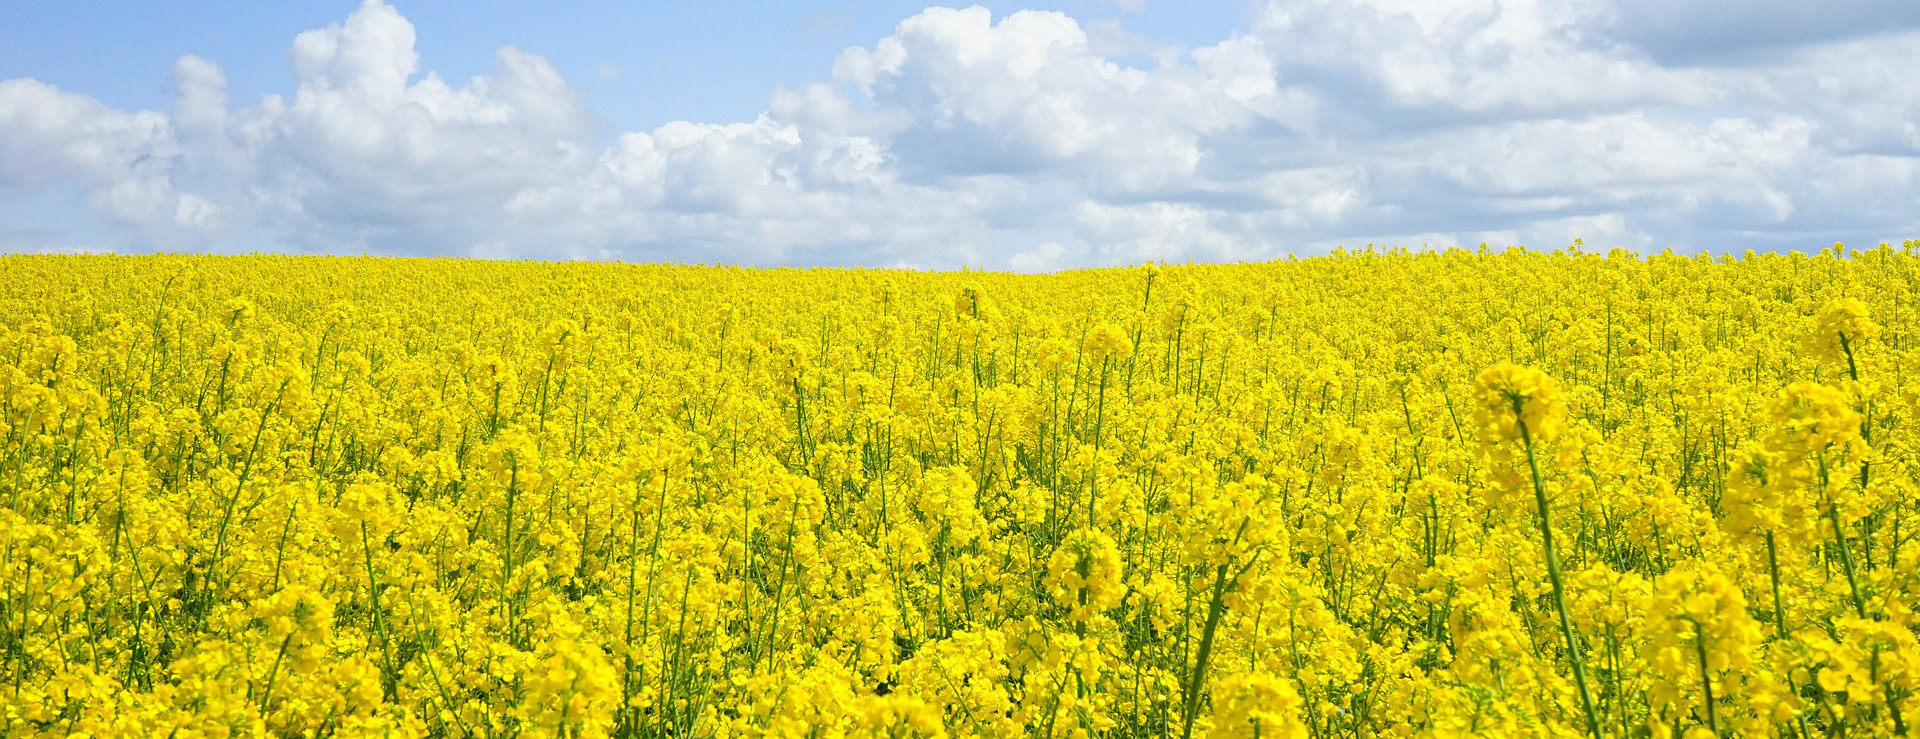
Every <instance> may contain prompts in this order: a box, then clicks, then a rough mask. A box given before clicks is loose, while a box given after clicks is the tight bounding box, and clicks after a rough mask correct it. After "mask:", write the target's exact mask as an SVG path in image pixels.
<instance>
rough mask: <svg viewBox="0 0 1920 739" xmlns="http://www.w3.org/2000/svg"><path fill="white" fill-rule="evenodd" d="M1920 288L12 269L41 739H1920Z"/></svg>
mask: <svg viewBox="0 0 1920 739" xmlns="http://www.w3.org/2000/svg"><path fill="white" fill-rule="evenodd" d="M1915 274H1920V242H1908V243H1907V244H1904V245H1902V246H1901V247H1899V248H1895V247H1893V246H1890V245H1883V246H1882V247H1881V248H1878V249H1872V250H1857V251H1856V250H1844V249H1838V248H1835V249H1828V250H1825V251H1822V252H1819V253H1817V254H1813V255H1806V254H1798V253H1793V254H1777V255H1753V254H1749V255H1747V256H1746V257H1745V258H1742V259H1734V258H1730V257H1721V258H1715V257H1711V256H1705V255H1703V256H1696V257H1687V256H1680V255H1674V254H1658V255H1652V256H1647V257H1641V256H1638V255H1635V254H1631V253H1628V252H1624V251H1614V252H1611V253H1605V254H1601V253H1593V252H1589V251H1584V250H1582V249H1581V248H1580V247H1579V246H1578V245H1576V246H1574V247H1572V248H1569V249H1566V250H1561V251H1556V252H1540V251H1528V250H1525V249H1517V248H1516V249H1511V250H1506V251H1494V250H1491V249H1486V248H1482V249H1479V250H1460V249H1454V250H1448V251H1439V252H1434V251H1424V252H1414V251H1409V250H1403V249H1395V250H1387V251H1380V250H1371V249H1370V250H1366V251H1340V252H1338V253H1336V254H1335V255H1333V256H1329V257H1324V258H1314V259H1304V260H1291V259H1290V260H1286V261H1278V262H1270V263H1263V264H1238V265H1187V266H1170V265H1146V266H1144V267H1140V268H1132V269H1108V270H1089V271H1079V272H1067V273H1060V274H1054V275H1043V276H1028V275H1011V274H994V273H981V272H962V273H912V272H898V271H889V270H794V269H741V268H732V267H706V266H689V265H671V266H670V265H646V266H642V265H623V264H589V263H548V264H535V263H509V262H485V261H468V260H392V259H364V258H314V257H281V256H245V257H196V256H143V257H79V256H8V257H0V275H4V279H3V280H0V683H3V684H0V737H6V738H7V739H11V738H12V737H36V736H48V737H52V736H61V737H66V736H95V737H118V736H175V737H182V738H189V737H246V736H305V737H322V736H330V737H351V736H381V737H410V736H411V737H423V736H431V737H468V736H488V737H508V736H527V737H657V736H674V737H736V736H783V737H784V736H791V737H879V736H884V737H915V736H919V737H1002V736H1036V737H1175V736H1178V737H1183V738H1191V737H1194V736H1221V737H1229V736H1230V737H1269V738H1273V737H1346V736H1382V735H1392V736H1434V737H1441V736H1444V737H1465V736H1489V735H1498V736H1572V735H1606V736H1614V735H1618V736H1663V737H1664V736H1712V735H1720V736H1764V735H1777V736H1790V737H1796V738H1799V737H1811V736H1920V640H1917V639H1916V637H1917V636H1920V607H1916V604H1920V537H1916V535H1915V534H1916V532H1920V420H1917V419H1920V343H1916V341H1915V336H1917V335H1920V314H1916V313H1915V311H1914V309H1913V300H1912V295H1913V275H1915Z"/></svg>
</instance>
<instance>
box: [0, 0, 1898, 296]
mask: <svg viewBox="0 0 1920 739" xmlns="http://www.w3.org/2000/svg"><path fill="white" fill-rule="evenodd" d="M1763 5H1767V4H1765V3H1763ZM1883 5H1884V4H1876V3H1874V2H1871V1H1870V0H1853V1H1850V2H1839V3H1835V4H1832V5H1831V8H1829V9H1828V11H1826V12H1823V13H1817V14H1812V15H1809V14H1808V12H1801V11H1799V10H1793V9H1792V8H1787V7H1786V6H1785V5H1783V6H1781V8H1782V10H1781V12H1780V13H1779V14H1769V13H1766V12H1761V11H1760V10H1756V9H1755V7H1754V6H1752V5H1751V4H1743V3H1733V2H1718V1H1717V0H1716V2H1711V3H1703V4H1697V5H1690V4H1685V3H1682V4H1673V3H1653V2H1646V1H1644V0H1612V1H1611V2H1602V3H1585V2H1575V1H1574V0H1273V1H1272V2H1269V3H1267V4H1265V5H1263V6H1260V7H1258V8H1256V9H1254V10H1253V11H1252V12H1251V13H1250V14H1249V16H1248V18H1247V22H1246V23H1245V24H1244V28H1243V29H1242V30H1241V31H1238V32H1235V33H1232V34H1230V35H1228V36H1227V37H1226V38H1222V39H1219V40H1218V41H1217V42H1216V43H1212V44H1207V45H1203V46H1198V47H1194V48H1180V47H1176V46H1171V45H1165V44H1161V45H1159V46H1157V47H1156V49H1158V50H1157V51H1156V52H1155V53H1154V54H1152V55H1150V57H1149V58H1151V61H1139V60H1140V59H1141V58H1143V57H1142V56H1141V55H1139V54H1125V49H1126V48H1128V47H1129V46H1130V45H1132V46H1138V45H1140V44H1142V43H1145V44H1149V45H1152V44H1157V43H1158V42H1152V41H1150V40H1142V39H1139V38H1137V35H1130V34H1136V32H1137V29H1136V31H1128V30H1126V29H1121V28H1117V27H1110V26H1087V25H1084V24H1082V23H1081V22H1080V21H1078V20H1076V19H1075V18H1073V17H1071V16H1069V15H1066V14H1063V13H1059V12H1051V11H1046V12H1043V11H1020V12H1015V13H1011V14H1007V15H1002V16H995V15H994V14H992V13H990V12H989V11H988V10H986V9H983V8H979V7H970V8H946V7H933V8H928V9H926V10H925V11H922V12H919V13H917V14H914V15H912V16H910V17H908V18H906V19H904V20H902V21H901V22H900V23H899V25H898V26H897V27H895V28H894V30H893V31H892V32H891V33H888V34H887V35H885V36H883V37H881V38H878V39H875V40H873V42H872V43H870V44H864V45H860V46H856V47H853V48H849V49H846V50H845V51H844V52H842V53H841V54H840V56H839V57H838V59H837V60H836V61H835V64H834V74H833V77H832V78H831V79H823V80H819V81H817V82H815V83H812V84H807V85H802V86H799V87H796V88H793V89H779V90H771V91H766V94H767V96H768V97H767V103H766V106H765V110H764V112H762V113H761V114H760V115H759V116H757V117H756V118H754V119H753V120H750V121H676V122H672V123H668V124H665V125H662V126H659V127H657V128H654V129H652V130H646V131H607V130H604V127H603V126H602V125H601V124H600V123H599V121H598V119H597V118H596V117H595V115H594V114H593V112H592V111H591V110H589V109H588V107H587V105H586V98H585V96H584V94H583V92H582V90H581V89H580V88H578V87H576V86H575V85H574V84H573V83H572V82H570V81H569V80H567V79H566V78H565V77H564V76H563V75H562V74H561V73H560V72H559V71H558V69H557V68H556V66H555V65H554V64H553V63H552V62H550V61H549V60H548V59H547V58H545V57H544V56H542V55H540V54H539V53H538V52H537V50H522V49H519V48H515V47H511V46H509V47H505V48H502V49H500V50H499V51H498V53H497V54H496V55H495V58H494V64H493V70H492V71H491V72H490V73H489V74H486V75H482V76H476V77H473V78H471V79H467V80H464V81H450V80H446V79H443V78H442V77H441V76H440V75H438V74H437V73H435V72H433V71H431V70H429V69H423V65H422V59H421V57H420V54H419V51H418V48H417V44H416V41H417V39H416V38H415V30H414V27H413V26H412V24H411V23H409V22H408V21H407V19H406V18H405V17H404V16H403V15H402V14H401V13H400V12H399V11H398V10H397V9H395V8H394V7H392V6H389V5H386V4H385V3H383V2H381V1H380V0H367V1H366V2H365V3H364V4H363V5H361V6H360V7H359V8H358V9H357V10H355V11H354V12H353V13H352V14H350V15H349V16H348V17H347V18H346V19H344V20H343V21H342V22H341V23H339V24H336V25H332V26H328V27H326V28H320V29H315V30H310V31H307V32H305V33H301V34H299V35H298V36H297V37H296V38H294V39H293V40H292V44H291V47H290V49H289V51H288V56H287V60H288V68H289V70H290V72H291V74H292V86H291V90H290V92H287V93H284V94H277V95H268V96H265V97H262V98H260V99H257V100H247V101H236V100H232V99H231V96H230V95H229V93H228V86H227V79H226V75H225V73H224V72H223V71H222V70H221V68H220V67H219V66H218V65H216V64H215V63H213V62H211V61H209V60H207V59H203V58H200V57H197V56H185V57H182V58H180V59H179V60H178V61H177V62H176V63H175V64H174V66H173V68H172V70H171V72H170V81H171V84H172V87H173V90H174V100H173V104H172V105H171V106H170V107H169V109H168V110H165V111H144V110H143V111H127V110H118V109H115V108H112V107H110V106H108V105H105V104H103V103H101V102H99V101H98V100H96V99H94V98H93V97H90V96H88V95H87V94H86V91H84V90H62V89H59V88H56V87H54V86H52V85H48V84H46V83H43V82H40V81H38V80H35V79H30V78H20V79H12V80H4V81H0V200H17V201H20V202H27V201H28V200H29V199H33V198H48V197H57V196H58V195H57V194H58V193H60V192H75V193H78V194H79V197H80V198H81V200H82V201H83V203H84V205H85V207H86V208H88V209H89V211H90V212H92V213H94V214H95V215H96V217H98V218H99V219H101V221H102V222H104V223H109V224H113V226H114V227H115V228H119V229H121V230H122V231H124V232H125V233H128V234H133V235H134V236H130V237H129V244H124V245H115V244H104V245H95V246H96V248H98V247H100V246H106V247H118V248H138V246H139V245H157V246H162V247H169V246H171V247H181V248H214V249H235V250H238V249H258V248H286V249H300V250H318V251H340V252H359V251H362V250H371V251H376V252H388V253H440V254H476V255H487V256H535V257H591V258H606V257H618V258H626V259H682V260H691V261H735V262H757V263H808V264H811V263H827V264H869V265H908V266H936V267H937V266H956V265H959V264H969V265H972V266H984V267H1008V268H1015V269H1023V270H1042V269H1055V268H1061V267H1069V266H1077V265H1084V264H1100V263H1119V262H1133V261H1140V260H1147V259H1170V260H1179V259H1188V258H1192V259H1205V260H1227V259H1257V258H1265V257H1272V256H1277V255H1283V254H1285V253H1288V252H1299V253H1311V252H1315V251H1320V250H1324V249H1328V248H1331V247H1332V246H1333V245H1335V244H1342V243H1344V244H1349V245H1358V244H1362V243H1367V242H1374V243H1381V244H1397V243H1407V244H1420V243H1432V244H1435V245H1444V244H1452V243H1467V244H1471V243H1476V242H1478V241H1481V240H1486V241H1491V242H1496V243H1512V242H1516V241H1519V242H1526V243H1532V244H1535V245H1540V246H1556V245H1560V244H1564V243H1566V242H1567V241H1570V240H1572V239H1573V238H1576V237H1584V238H1585V239H1586V240H1587V241H1588V242H1589V243H1595V244H1610V243H1619V244H1623V245H1627V246H1632V247H1638V248H1662V247H1667V246H1673V247H1676V248H1682V249H1687V248H1714V249H1731V250H1739V249H1744V248H1748V247H1769V246H1798V247H1803V248H1804V247H1811V246H1814V245H1818V244H1821V243H1824V242H1826V241H1832V240H1835V239H1846V240H1853V241H1859V240H1863V239H1866V240H1879V239H1900V238H1906V237H1912V236H1920V215H1916V214H1920V196H1917V195H1916V193H1920V128H1916V124H1915V123H1914V121H1916V120H1920V81H1916V79H1915V76H1914V75H1912V74H1911V72H1910V71H1908V70H1911V69H1913V68H1915V67H1920V51H1916V50H1920V14H1916V13H1909V12H1906V11H1898V12H1892V13H1891V14H1890V15H1889V14H1880V15H1876V12H1877V11H1876V10H1875V9H1876V8H1882V6H1883ZM1769 7H1771V6H1770V5H1769ZM1796 7H1797V6H1796ZM1789 11H1791V12H1789ZM1795 13H1798V14H1799V15H1795ZM1801 16H1805V17H1801ZM1793 18H1799V20H1798V21H1795V20H1793ZM1783 19H1784V20H1783ZM1876 19H1878V20H1879V21H1883V22H1875V21H1876ZM1109 23H1111V21H1109ZM1727 27H1735V28H1747V29H1749V31H1750V33H1747V34H1746V35H1744V36H1740V35H1729V34H1728V33H1726V32H1725V29H1726V28H1727ZM1128 38H1132V39H1134V41H1130V42H1129V43H1128V44H1119V43H1116V42H1115V39H1128ZM1123 54H1125V55H1123ZM602 74H605V72H602ZM5 225H8V224H0V226H5ZM15 232H17V233H30V234H31V235H32V239H31V240H28V239H25V238H24V237H23V238H22V239H21V240H18V241H17V242H15V243H24V244H28V245H29V246H30V248H57V247H58V246H59V244H58V243H57V239H53V238H50V237H49V236H48V235H47V234H45V233H43V232H41V231H40V230H36V229H35V228H7V229H4V230H0V235H3V234H5V233H15ZM7 246H8V244H7V243H0V247H7Z"/></svg>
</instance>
